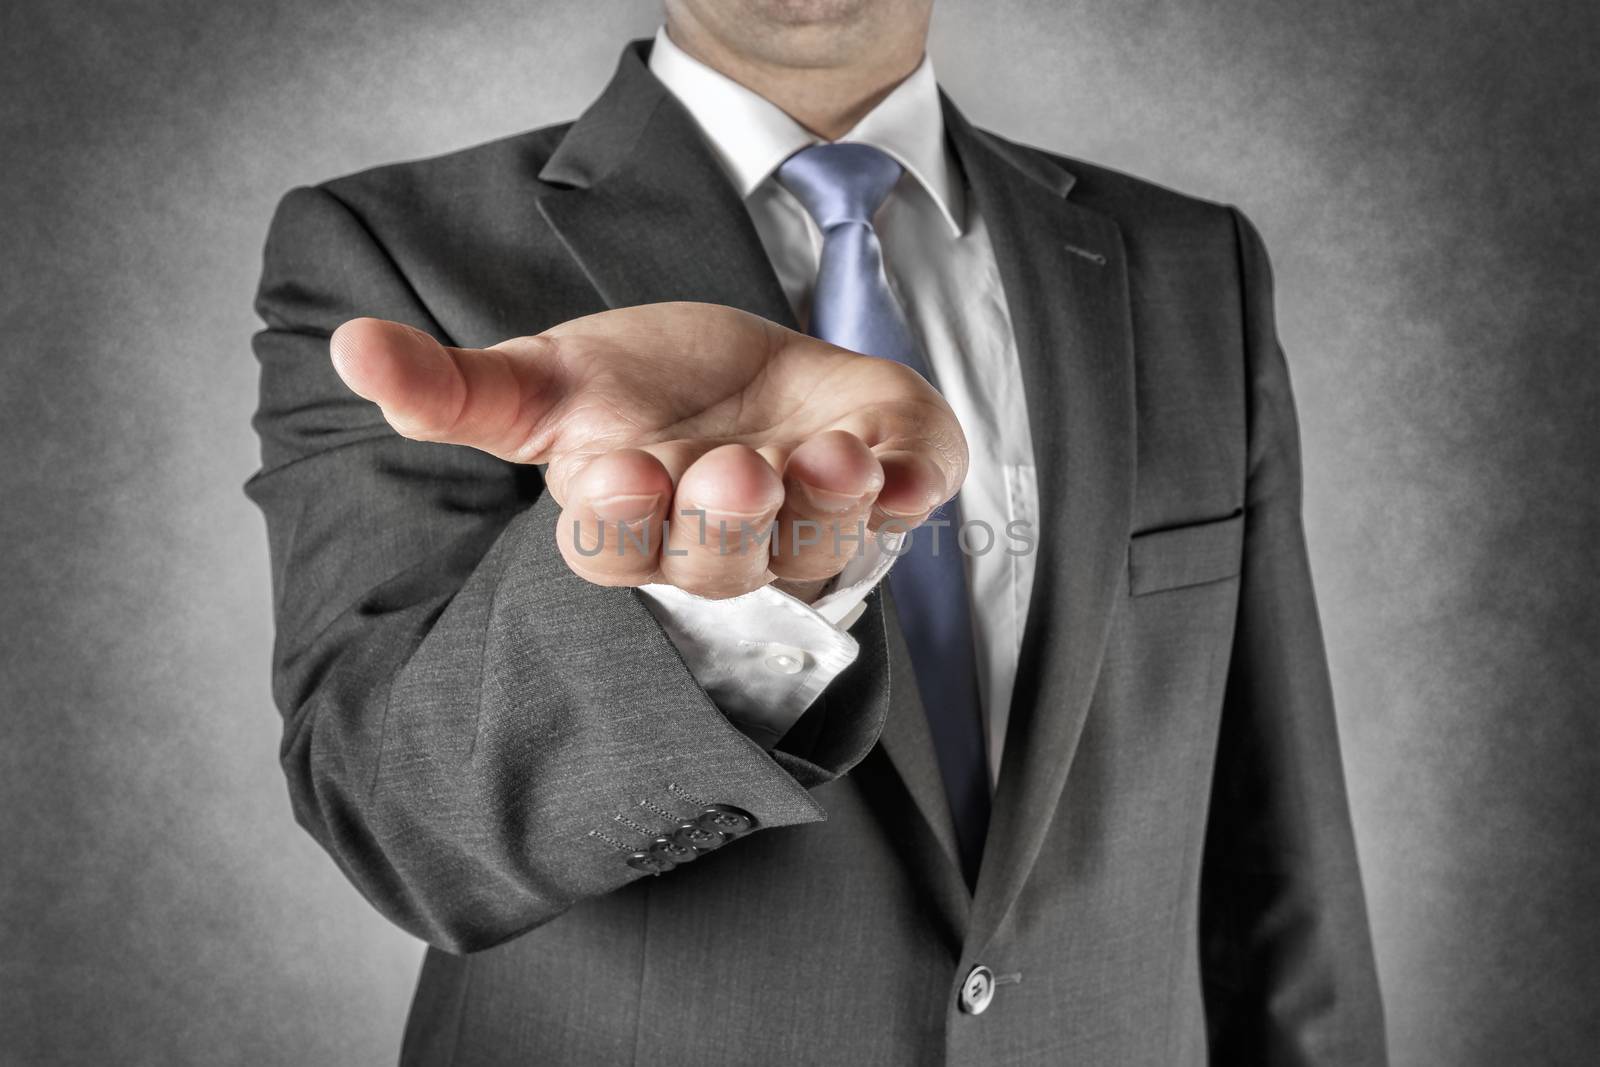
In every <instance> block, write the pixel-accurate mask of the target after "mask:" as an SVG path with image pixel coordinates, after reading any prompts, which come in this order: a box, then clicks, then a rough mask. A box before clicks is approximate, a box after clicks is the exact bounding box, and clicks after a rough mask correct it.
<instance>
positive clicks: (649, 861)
mask: <svg viewBox="0 0 1600 1067" xmlns="http://www.w3.org/2000/svg"><path fill="white" fill-rule="evenodd" d="M628 866H629V867H632V868H633V869H634V870H636V871H643V872H644V873H646V874H665V873H667V872H668V871H670V870H672V868H674V867H676V866H677V864H676V863H673V862H672V861H671V860H669V859H667V858H666V857H664V856H658V855H655V854H654V853H652V852H635V853H634V854H633V855H631V856H629V857H628Z"/></svg>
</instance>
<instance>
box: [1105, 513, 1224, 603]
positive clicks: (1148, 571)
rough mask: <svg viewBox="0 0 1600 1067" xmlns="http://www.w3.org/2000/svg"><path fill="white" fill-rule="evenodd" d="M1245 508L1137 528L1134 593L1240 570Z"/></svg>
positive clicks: (1131, 566)
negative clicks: (1177, 523)
mask: <svg viewBox="0 0 1600 1067" xmlns="http://www.w3.org/2000/svg"><path fill="white" fill-rule="evenodd" d="M1243 553H1244V512H1243V510H1239V511H1235V512H1234V513H1233V514H1232V515H1229V516H1227V517H1226V518H1221V519H1212V520H1209V521H1206V522H1197V523H1190V524H1189V525H1186V526H1172V527H1168V528H1167V529H1164V530H1152V531H1150V532H1149V533H1142V534H1135V535H1134V536H1133V538H1132V540H1131V541H1130V542H1129V544H1128V591H1129V592H1130V593H1132V594H1133V595H1134V596H1145V595H1146V594H1149V593H1160V592H1164V591H1166V590H1169V589H1185V588H1187V587H1189V586H1192V585H1205V584H1206V583H1208V582H1220V581H1222V580H1223V579H1224V578H1232V577H1233V576H1234V575H1236V574H1238V573H1239V567H1240V563H1241V560H1242V558H1243Z"/></svg>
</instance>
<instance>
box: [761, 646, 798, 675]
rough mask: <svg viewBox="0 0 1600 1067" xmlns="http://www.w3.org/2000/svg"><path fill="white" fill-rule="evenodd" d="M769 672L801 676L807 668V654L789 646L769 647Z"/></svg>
mask: <svg viewBox="0 0 1600 1067" xmlns="http://www.w3.org/2000/svg"><path fill="white" fill-rule="evenodd" d="M768 649H769V655H768V656H767V670H769V671H772V672H774V673H776V674H799V673H800V672H801V671H802V670H804V669H805V666H806V654H805V653H804V652H803V651H801V650H800V649H798V648H792V647H790V646H789V645H769V646H768Z"/></svg>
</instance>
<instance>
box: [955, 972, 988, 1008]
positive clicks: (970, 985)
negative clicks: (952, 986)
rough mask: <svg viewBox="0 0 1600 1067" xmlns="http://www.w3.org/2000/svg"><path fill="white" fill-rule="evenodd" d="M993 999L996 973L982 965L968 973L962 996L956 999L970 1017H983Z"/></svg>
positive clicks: (962, 984) (963, 983) (962, 985)
mask: <svg viewBox="0 0 1600 1067" xmlns="http://www.w3.org/2000/svg"><path fill="white" fill-rule="evenodd" d="M993 999H994V972H993V971H991V970H990V969H989V968H987V967H984V966H982V965H979V966H977V967H974V968H972V970H970V971H968V972H967V978H966V981H964V982H962V983H961V994H960V996H958V997H957V998H956V1003H957V1004H958V1005H960V1007H961V1010H962V1011H964V1012H966V1013H967V1014H968V1015H982V1014H983V1013H984V1011H985V1009H987V1008H988V1007H989V1002H990V1001H991V1000H993Z"/></svg>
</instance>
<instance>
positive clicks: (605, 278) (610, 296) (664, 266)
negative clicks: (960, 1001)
mask: <svg viewBox="0 0 1600 1067" xmlns="http://www.w3.org/2000/svg"><path fill="white" fill-rule="evenodd" d="M539 177H540V179H541V180H543V181H545V182H547V183H551V184H556V185H559V186H561V188H558V189H555V190H553V191H551V192H547V193H545V194H544V195H542V196H541V197H540V198H539V201H538V208H539V211H540V213H541V214H542V215H543V216H544V218H545V220H546V221H547V222H548V223H549V224H550V226H551V228H552V229H554V230H555V232H556V234H557V235H558V236H559V237H560V239H561V241H562V242H563V244H564V245H565V246H566V248H567V250H568V251H569V252H570V253H571V255H572V257H573V258H574V259H575V260H576V261H577V262H578V264H579V265H580V266H581V267H582V269H583V271H584V273H585V274H586V275H587V277H588V278H589V281H590V282H591V283H592V284H593V285H594V287H595V289H596V290H597V291H598V292H599V293H600V295H601V297H602V298H603V299H604V300H605V302H606V304H607V305H608V306H610V307H628V306H632V305H635V304H649V303H656V302H660V301H666V300H696V301H705V302H707V303H715V304H726V305H728V306H731V307H737V308H742V309H744V310H746V311H750V312H753V313H754V314H757V315H761V316H763V317H764V318H767V319H771V320H772V321H774V322H778V323H781V324H783V325H785V326H787V327H789V328H790V329H797V328H798V327H797V324H796V322H795V319H794V313H793V311H792V309H791V308H790V307H789V303H788V300H787V298H786V297H785V296H784V294H783V290H782V287H781V285H780V284H779V282H778V280H777V276H776V274H775V273H774V271H773V269H772V266H771V263H770V261H769V260H768V258H767V254H766V250H765V249H764V248H763V247H762V245H761V240H760V237H759V236H758V234H757V233H756V230H755V226H754V224H753V223H752V222H751V221H750V217H749V214H748V212H747V211H746V210H745V207H744V204H743V202H742V201H741V200H740V198H739V196H738V193H737V191H736V190H735V189H734V188H733V185H732V183H731V182H729V180H728V178H727V176H726V175H725V174H724V172H723V171H722V169H721V167H720V165H719V164H718V163H717V161H716V159H715V158H714V157H713V155H712V154H711V151H710V149H709V148H708V146H706V144H705V143H704V140H703V138H702V136H701V134H700V131H699V129H698V128H697V127H696V126H695V123H694V120H693V118H692V117H691V116H690V115H689V114H688V113H687V112H686V111H685V110H684V109H683V107H682V106H681V105H680V104H679V103H678V101H677V100H676V99H675V98H674V97H672V95H671V94H670V93H668V92H667V91H666V89H665V88H664V87H663V86H662V85H661V84H660V82H658V81H657V80H656V78H655V77H654V75H652V74H651V73H650V72H649V69H648V67H647V66H646V65H645V62H644V58H643V54H642V51H641V49H640V46H639V45H637V44H635V45H630V46H629V48H628V49H627V51H625V52H624V54H623V57H622V62H621V64H620V65H619V67H618V69H617V73H616V75H615V77H613V79H612V81H611V83H610V85H608V86H607V88H606V90H605V92H604V93H603V94H602V95H601V96H600V98H599V99H598V100H597V101H596V102H595V103H594V105H593V106H592V107H590V108H589V110H588V111H586V112H585V113H584V114H583V116H582V117H581V118H579V120H578V121H577V122H576V123H575V124H574V125H573V127H572V129H571V130H570V131H568V133H567V135H566V137H565V138H563V139H562V142H561V144H560V146H559V147H558V148H557V150H556V151H555V153H554V154H553V155H552V156H551V157H550V160H549V161H548V162H547V163H546V164H545V166H544V167H543V169H542V170H541V171H540V174H539ZM885 615H886V619H885V622H886V625H887V626H888V628H889V631H890V641H891V645H892V646H895V647H899V648H900V650H901V652H900V655H899V657H898V662H896V660H895V657H893V655H891V662H890V676H891V682H890V686H891V693H892V699H891V710H890V713H889V716H888V721H887V725H886V726H885V728H884V732H883V736H882V747H883V750H884V754H885V755H886V756H887V757H888V759H889V762H890V764H892V766H893V768H894V770H895V772H896V773H897V774H898V775H899V776H900V778H901V779H902V780H903V782H904V784H905V786H906V789H907V792H908V793H909V794H910V796H911V799H912V801H913V803H914V805H915V807H916V809H917V810H918V811H919V812H920V813H921V815H922V817H923V818H924V819H925V820H926V822H927V824H928V827H929V829H930V830H931V831H932V834H933V837H934V840H935V841H936V842H937V843H938V845H939V851H940V853H941V855H940V856H939V857H937V859H936V861H935V866H936V867H938V868H939V869H938V870H936V871H934V872H932V876H933V877H934V878H935V879H937V883H936V892H935V896H936V897H937V898H938V899H939V900H940V901H941V905H940V906H941V909H942V910H943V911H944V912H946V915H947V918H948V919H949V921H950V922H951V923H952V925H953V926H954V927H955V928H956V929H960V928H961V927H963V926H964V925H965V919H966V914H965V912H966V900H967V890H966V887H965V884H964V883H963V882H962V880H961V874H960V867H959V864H958V862H957V860H956V855H957V852H956V844H955V831H954V828H953V826H952V824H951V821H950V812H949V807H948V805H947V803H946V801H945V796H944V786H943V783H942V782H941V780H940V778H939V769H938V764H937V763H936V762H935V759H934V755H933V742H932V739H931V737H930V735H929V733H928V726H927V721H926V719H925V718H924V717H923V715H922V713H921V708H920V706H919V705H918V703H917V698H916V695H915V693H916V689H915V685H916V683H915V678H914V675H913V674H912V672H911V668H910V661H909V659H908V658H907V657H906V656H905V654H904V647H903V646H904V643H903V640H902V639H901V638H900V635H899V626H898V622H897V621H896V619H895V618H894V612H893V608H892V607H887V606H886V608H885ZM867 773H869V774H870V773H872V772H871V771H870V769H869V770H867ZM952 886H953V887H954V888H953V889H952ZM946 898H949V899H946ZM957 898H959V899H957Z"/></svg>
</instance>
